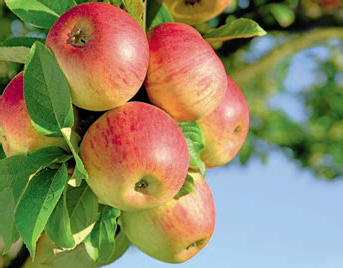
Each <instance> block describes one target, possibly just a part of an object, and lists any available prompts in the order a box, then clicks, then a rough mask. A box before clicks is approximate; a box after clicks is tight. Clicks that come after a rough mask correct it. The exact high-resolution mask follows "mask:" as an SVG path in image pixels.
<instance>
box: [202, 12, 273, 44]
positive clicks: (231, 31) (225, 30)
mask: <svg viewBox="0 0 343 268" xmlns="http://www.w3.org/2000/svg"><path fill="white" fill-rule="evenodd" d="M266 34H267V33H266V31H265V30H263V29H262V28H261V27H260V26H259V25H258V24H257V23H256V22H255V21H253V20H250V19H245V18H240V19H236V20H233V21H231V22H230V23H228V24H225V25H223V26H220V27H219V28H217V29H214V30H213V31H211V32H209V33H207V34H205V35H204V36H203V38H204V39H205V40H206V41H207V42H208V43H210V44H212V43H216V42H223V41H227V40H232V39H236V38H250V37H254V36H263V35H266Z"/></svg>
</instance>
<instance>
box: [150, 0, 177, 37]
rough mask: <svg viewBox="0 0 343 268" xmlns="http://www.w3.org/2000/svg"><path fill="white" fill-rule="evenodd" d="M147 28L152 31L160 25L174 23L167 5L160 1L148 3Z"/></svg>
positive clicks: (152, 0) (153, 0) (151, 0)
mask: <svg viewBox="0 0 343 268" xmlns="http://www.w3.org/2000/svg"><path fill="white" fill-rule="evenodd" d="M147 5H148V6H147V17H146V28H147V29H148V30H147V31H150V30H151V29H152V28H154V27H156V26H157V25H159V24H162V23H166V22H173V21H174V18H173V16H172V15H171V14H170V12H169V10H168V9H167V7H166V5H165V4H163V3H161V1H160V0H149V1H148V3H147Z"/></svg>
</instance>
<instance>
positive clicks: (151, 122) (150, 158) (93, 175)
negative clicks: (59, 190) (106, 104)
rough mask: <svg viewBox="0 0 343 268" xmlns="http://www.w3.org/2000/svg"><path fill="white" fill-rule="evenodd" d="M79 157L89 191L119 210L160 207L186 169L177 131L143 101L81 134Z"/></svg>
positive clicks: (107, 115) (164, 115) (161, 113)
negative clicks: (86, 176) (86, 173)
mask: <svg viewBox="0 0 343 268" xmlns="http://www.w3.org/2000/svg"><path fill="white" fill-rule="evenodd" d="M80 153H81V158H82V160H83V163H84V165H85V168H86V170H87V172H88V177H89V178H88V179H87V182H88V184H89V186H90V187H91V189H92V190H93V192H94V193H95V194H96V195H97V196H98V197H99V199H100V200H101V202H102V203H104V204H107V205H110V206H113V207H116V208H118V209H122V210H139V209H145V208H151V207H155V206H159V205H161V204H163V203H166V202H167V201H169V200H170V199H172V198H173V197H174V195H175V194H176V193H177V192H178V191H179V190H180V188H181V187H182V185H183V182H184V181H185V178H186V175H187V170H188V161H189V156H188V149H187V144H186V140H185V138H184V136H183V134H182V131H181V129H180V128H179V126H178V125H177V123H176V122H175V121H174V120H173V119H172V118H171V117H170V116H169V115H168V114H167V113H166V112H164V111H163V110H161V109H159V108H158V107H155V106H153V105H151V104H147V103H143V102H128V103H126V104H125V105H123V106H120V107H118V108H115V109H112V110H110V111H107V112H106V113H104V114H103V115H102V116H101V117H100V118H99V119H98V120H96V121H95V122H94V123H93V124H92V125H91V126H90V127H89V129H88V130H87V132H86V134H85V136H84V138H83V140H82V142H81V148H80Z"/></svg>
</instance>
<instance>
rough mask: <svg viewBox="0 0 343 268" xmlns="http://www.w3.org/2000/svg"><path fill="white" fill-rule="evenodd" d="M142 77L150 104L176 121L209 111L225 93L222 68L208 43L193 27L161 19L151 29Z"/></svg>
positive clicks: (202, 115)
mask: <svg viewBox="0 0 343 268" xmlns="http://www.w3.org/2000/svg"><path fill="white" fill-rule="evenodd" d="M148 40H149V51H150V52H149V53H150V57H149V67H148V72H147V76H146V80H145V87H146V91H147V94H148V97H149V99H150V101H151V103H153V104H154V105H156V106H158V107H160V108H161V109H163V110H165V111H166V112H167V113H169V114H170V115H171V116H172V117H173V118H174V119H175V120H176V121H178V122H188V121H195V120H197V119H199V118H201V117H204V116H206V115H207V114H209V113H210V112H212V111H213V110H214V109H215V107H216V106H217V105H218V104H219V102H220V100H221V99H222V98H223V96H224V94H225V88H226V72H225V69H224V66H223V64H222V62H221V60H220V59H219V57H218V56H217V55H216V53H215V52H214V50H213V49H212V47H211V46H210V45H209V44H208V43H207V42H206V41H205V40H204V39H203V38H202V36H201V35H200V33H199V32H198V31H197V30H195V29H194V28H193V27H191V26H189V25H187V24H183V23H177V22H172V23H164V24H160V25H158V26H156V27H155V28H153V29H151V30H150V31H149V33H148Z"/></svg>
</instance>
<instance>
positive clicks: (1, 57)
mask: <svg viewBox="0 0 343 268" xmlns="http://www.w3.org/2000/svg"><path fill="white" fill-rule="evenodd" d="M29 53H30V49H29V48H27V47H0V61H12V62H18V63H25V62H26V59H27V57H28V55H29Z"/></svg>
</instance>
